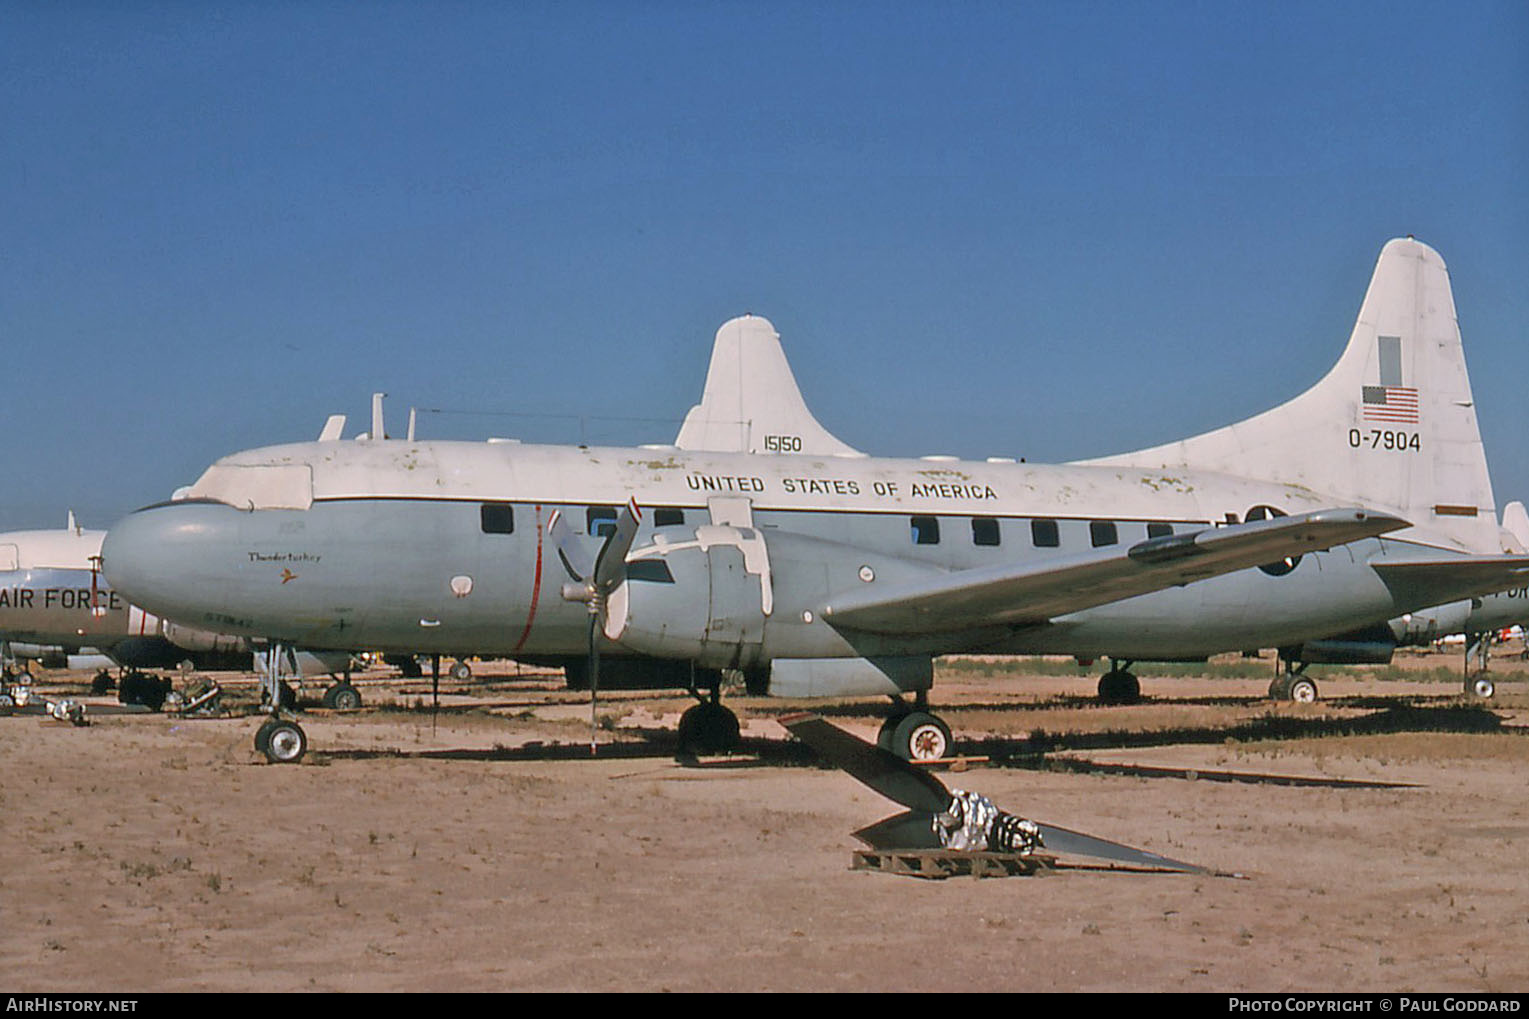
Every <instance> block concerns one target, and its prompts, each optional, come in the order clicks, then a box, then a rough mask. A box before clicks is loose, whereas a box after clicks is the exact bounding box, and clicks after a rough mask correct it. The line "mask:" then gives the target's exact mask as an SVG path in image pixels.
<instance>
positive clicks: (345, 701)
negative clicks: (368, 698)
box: [324, 669, 361, 711]
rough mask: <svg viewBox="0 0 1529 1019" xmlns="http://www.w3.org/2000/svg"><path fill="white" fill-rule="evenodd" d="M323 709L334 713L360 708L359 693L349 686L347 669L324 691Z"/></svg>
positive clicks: (348, 671)
mask: <svg viewBox="0 0 1529 1019" xmlns="http://www.w3.org/2000/svg"><path fill="white" fill-rule="evenodd" d="M324 707H326V708H330V709H332V710H334V711H355V710H357V709H358V708H360V707H361V691H360V690H357V689H356V688H355V687H354V686H351V683H350V670H349V669H346V670H345V675H344V676H342V677H340V678H339V679H337V680H335V682H334V685H332V686H331V687H330V688H329V689H327V690H325V691H324Z"/></svg>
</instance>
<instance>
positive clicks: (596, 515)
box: [584, 506, 616, 538]
mask: <svg viewBox="0 0 1529 1019" xmlns="http://www.w3.org/2000/svg"><path fill="white" fill-rule="evenodd" d="M584 533H585V534H588V535H590V536H592V537H596V538H604V537H606V536H607V535H611V534H615V533H616V509H615V507H613V506H591V507H589V511H588V512H587V513H585V514H584Z"/></svg>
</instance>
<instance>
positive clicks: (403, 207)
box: [0, 0, 1529, 529]
mask: <svg viewBox="0 0 1529 1019" xmlns="http://www.w3.org/2000/svg"><path fill="white" fill-rule="evenodd" d="M0 85H3V91H0V130H3V138H4V144H3V145H0V349H3V351H4V354H5V362H4V378H5V381H6V385H5V391H4V397H3V399H0V425H3V428H4V435H5V437H6V439H7V441H6V442H5V444H4V446H3V447H0V472H3V476H4V478H5V486H4V488H3V489H0V529H12V528H21V527H41V526H56V525H58V524H60V523H62V521H63V518H64V513H65V510H66V509H68V508H71V507H72V508H73V509H75V510H76V512H77V514H78V515H79V517H80V519H81V521H82V522H84V523H86V524H87V525H90V526H107V525H109V524H110V523H111V522H112V521H113V520H115V519H116V518H117V517H120V516H121V515H122V514H124V513H126V512H128V511H130V510H132V509H133V508H135V507H137V506H139V505H143V504H145V503H149V502H153V501H157V500H159V499H162V498H165V497H167V496H168V495H169V493H170V492H171V491H172V490H173V489H174V488H176V487H177V486H179V485H183V484H187V483H189V482H190V481H192V480H193V479H194V478H195V477H196V476H197V475H198V474H199V473H200V472H201V471H202V469H203V468H204V467H205V466H206V465H207V464H208V463H210V462H211V461H212V460H214V459H215V458H217V457H218V456H220V455H223V454H225V453H228V452H232V451H234V450H237V449H243V448H248V447H251V446H260V445H267V444H271V443H276V442H288V441H296V440H303V439H308V438H313V437H315V436H316V435H317V434H318V431H319V428H320V427H321V426H322V424H323V422H324V418H325V417H326V415H328V414H330V413H336V412H343V413H347V414H349V415H350V419H351V426H350V428H349V429H348V430H347V434H351V433H353V432H355V431H357V430H359V429H360V428H362V427H365V424H366V419H367V414H368V407H369V394H370V393H371V392H373V391H374V390H382V391H386V392H388V393H389V394H390V396H389V401H388V405H389V410H390V416H391V421H392V424H393V427H394V430H395V431H401V428H402V425H403V418H404V417H405V415H406V414H407V412H408V408H409V407H411V406H413V407H419V408H431V409H435V410H441V411H449V412H450V413H426V414H422V416H421V418H420V432H421V434H422V435H424V436H431V437H456V438H478V437H483V436H487V435H512V436H519V437H523V438H525V439H528V440H536V441H578V439H579V438H580V435H581V434H583V436H584V437H585V438H587V439H588V440H590V441H592V442H610V443H637V442H653V441H659V442H662V441H667V440H669V439H671V438H672V437H673V433H674V431H675V430H676V429H677V427H678V422H679V419H680V418H681V417H682V416H683V414H684V412H685V410H686V409H687V408H688V407H689V406H690V405H691V404H692V403H694V402H695V401H696V399H698V398H699V395H700V388H701V382H702V379H703V376H704V372H705V365H706V359H707V356H708V354H709V351H710V343H711V337H712V334H713V333H714V332H715V330H716V328H717V326H718V325H720V324H721V323H722V322H723V321H724V320H726V319H728V318H730V317H732V316H734V315H737V314H741V313H744V312H752V313H755V314H761V315H765V316H767V317H769V318H770V319H771V320H772V321H773V322H774V323H775V325H776V327H777V328H778V329H779V330H780V332H781V334H782V337H783V341H784V342H785V344H786V349H787V353H788V355H789V356H790V357H791V360H792V364H793V366H794V367H795V368H796V372H797V376H798V379H799V380H800V382H801V384H802V388H803V391H804V393H805V394H806V396H807V399H808V402H809V404H810V405H811V406H812V407H813V408H814V410H815V411H816V412H817V414H818V417H819V418H820V419H821V420H822V421H823V422H824V424H825V425H827V426H828V427H829V429H830V430H831V431H833V432H835V433H836V434H838V435H839V436H840V437H841V438H843V439H844V440H845V441H847V442H849V443H850V444H852V445H855V446H857V447H859V448H862V449H865V450H868V451H870V452H873V453H878V454H886V455H910V456H911V455H924V454H931V453H953V454H958V455H962V456H969V457H983V456H989V455H1008V456H1025V457H1027V458H1028V459H1030V460H1032V461H1036V460H1066V459H1074V458H1079V457H1085V456H1095V455H1104V454H1107V453H1111V452H1119V451H1122V450H1125V449H1134V448H1139V447H1141V446H1145V445H1149V444H1155V443H1157V442H1162V441H1167V440H1170V439H1173V438H1178V437H1182V436H1185V435H1189V434H1194V433H1197V432H1200V431H1204V430H1207V429H1209V428H1213V427H1217V426H1220V425H1223V424H1226V423H1228V422H1231V421H1233V420H1237V419H1240V418H1242V417H1245V416H1247V415H1249V414H1251V413H1253V412H1256V411H1259V410H1263V409H1266V408H1267V407H1270V406H1272V405H1274V404H1276V403H1279V402H1282V401H1283V400H1285V399H1287V398H1289V397H1291V396H1293V395H1295V394H1296V393H1297V392H1299V391H1300V390H1302V389H1304V388H1305V387H1306V386H1307V385H1309V384H1310V383H1312V382H1313V381H1315V380H1316V379H1317V378H1318V377H1320V376H1321V375H1322V374H1323V373H1324V372H1325V371H1326V370H1327V368H1328V367H1329V366H1330V365H1331V364H1332V362H1333V361H1334V360H1335V359H1336V357H1337V355H1338V353H1339V351H1340V350H1341V348H1342V346H1343V344H1344V343H1345V341H1346V340H1347V337H1348V333H1349V330H1350V329H1351V328H1352V325H1353V320H1354V316H1355V313H1356V312H1357V310H1358V307H1359V302H1360V299H1361V298H1362V296H1363V293H1364V288H1365V286H1366V284H1367V283H1368V281H1369V275H1370V272H1371V270H1372V269H1373V266H1374V261H1375V258H1376V256H1377V254H1378V253H1379V251H1380V248H1381V245H1382V244H1383V243H1384V242H1385V241H1386V240H1387V239H1389V238H1391V237H1394V236H1400V235H1404V234H1408V233H1411V234H1415V235H1416V236H1417V237H1418V238H1419V239H1421V240H1424V241H1426V242H1427V243H1429V244H1431V245H1433V246H1434V247H1435V248H1437V249H1438V250H1439V251H1440V252H1441V254H1443V256H1444V258H1445V259H1446V261H1447V262H1448V263H1449V266H1450V270H1451V275H1452V279H1453V283H1454V290H1455V298H1456V302H1457V305H1458V308H1459V313H1460V320H1461V325H1462V330H1463V332H1464V335H1465V341H1466V353H1467V358H1468V361H1469V365H1470V369H1471V375H1472V382H1473V384H1474V386H1475V392H1476V397H1477V405H1478V412H1479V415H1480V420H1481V424H1482V431H1483V435H1484V436H1485V440H1486V444H1487V453H1488V458H1489V461H1490V463H1491V466H1492V470H1493V478H1494V482H1495V486H1496V489H1497V493H1498V501H1499V503H1501V502H1505V501H1506V500H1507V499H1510V498H1515V497H1516V498H1526V499H1529V447H1526V443H1525V438H1526V436H1525V429H1524V427H1523V423H1524V421H1525V411H1524V404H1523V401H1524V392H1525V386H1526V382H1529V358H1526V356H1525V355H1526V340H1529V336H1526V332H1529V4H1525V3H1523V2H1522V0H1510V2H1501V3H1493V2H1470V0H1467V2H1465V3H1461V4H1453V5H1442V4H1438V3H1413V2H1406V0H1399V2H1387V3H1338V4H1334V3H1304V2H1292V3H1280V4H1274V3H1258V4H1244V3H1189V2H1156V3H1145V2H1142V3H1127V2H1111V3H1087V2H1080V3H1061V2H1056V3H1030V4H1026V3H1018V2H1010V3H976V2H969V3H959V2H958V3H934V2H927V3H895V2H893V3H869V2H862V3H831V2H830V3H811V4H792V3H780V2H775V3H761V4H754V3H748V2H742V0H738V2H713V3H690V2H684V3H680V2H662V0H654V2H647V3H631V2H627V3H576V2H575V3H557V4H552V3H529V2H527V3H483V4H475V3H450V2H431V3H419V4H405V3H391V4H390V3H366V4H362V3H288V4H284V3H260V4H255V3H250V4H218V3H159V4H148V3H144V4H134V3H113V4H106V3H101V4H90V3H71V4H48V3H41V2H38V3H15V2H8V3H0ZM577 416H582V417H583V421H582V423H581V422H580V420H579V418H578V417H577Z"/></svg>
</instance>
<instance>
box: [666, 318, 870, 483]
mask: <svg viewBox="0 0 1529 1019" xmlns="http://www.w3.org/2000/svg"><path fill="white" fill-rule="evenodd" d="M674 444H675V445H676V446H678V447H679V448H680V449H693V450H714V451H718V452H745V453H807V454H817V455H820V456H864V455H865V454H864V453H861V452H860V451H859V450H857V449H854V448H852V447H850V446H847V445H845V444H844V443H843V442H840V441H839V440H838V439H836V438H834V437H833V436H832V435H830V434H829V433H828V430H827V429H826V428H824V427H823V426H822V425H820V424H818V419H817V418H815V417H813V416H812V412H811V411H810V410H808V409H807V403H806V401H805V400H803V399H802V393H801V390H800V389H798V388H797V385H796V376H794V375H792V374H791V366H790V365H789V364H788V363H787V362H786V354H785V351H783V350H782V349H781V346H780V335H779V334H778V333H776V331H775V327H774V326H773V325H771V324H770V322H769V320H768V319H763V318H760V317H758V316H757V315H745V316H743V317H742V318H735V319H733V320H731V321H729V322H725V323H723V325H722V328H721V329H718V330H717V339H716V342H715V343H714V344H713V346H712V349H711V367H710V368H708V369H707V371H706V388H705V390H704V391H703V392H702V394H701V402H700V403H698V404H696V405H695V406H694V407H692V408H691V409H690V413H689V414H686V415H685V423H684V424H682V425H681V426H680V434H679V437H678V438H676V439H675V440H674Z"/></svg>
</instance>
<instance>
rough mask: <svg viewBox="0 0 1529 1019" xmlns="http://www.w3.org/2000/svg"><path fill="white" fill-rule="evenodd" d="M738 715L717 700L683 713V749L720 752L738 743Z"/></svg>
mask: <svg viewBox="0 0 1529 1019" xmlns="http://www.w3.org/2000/svg"><path fill="white" fill-rule="evenodd" d="M738 736H739V728H738V716H737V715H735V714H733V713H732V711H731V710H729V709H728V708H724V707H723V706H722V705H720V704H718V703H716V702H715V701H702V702H701V703H700V704H697V705H696V706H695V707H693V708H691V709H690V710H688V711H686V712H685V713H684V714H683V715H681V716H680V725H679V742H680V752H681V753H687V754H720V753H726V752H728V751H730V750H734V749H736V748H737V746H738Z"/></svg>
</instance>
